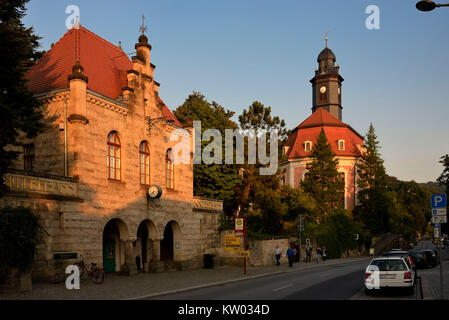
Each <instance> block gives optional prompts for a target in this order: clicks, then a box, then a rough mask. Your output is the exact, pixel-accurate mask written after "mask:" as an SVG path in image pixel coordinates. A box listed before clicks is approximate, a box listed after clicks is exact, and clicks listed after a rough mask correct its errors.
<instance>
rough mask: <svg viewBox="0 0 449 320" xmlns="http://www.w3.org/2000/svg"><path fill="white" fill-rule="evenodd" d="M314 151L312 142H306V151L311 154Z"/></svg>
mask: <svg viewBox="0 0 449 320" xmlns="http://www.w3.org/2000/svg"><path fill="white" fill-rule="evenodd" d="M311 150H312V141H306V142H305V143H304V151H306V152H309V151H311Z"/></svg>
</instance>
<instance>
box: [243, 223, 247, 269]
mask: <svg viewBox="0 0 449 320" xmlns="http://www.w3.org/2000/svg"><path fill="white" fill-rule="evenodd" d="M243 250H246V218H243ZM243 274H244V275H246V257H243Z"/></svg>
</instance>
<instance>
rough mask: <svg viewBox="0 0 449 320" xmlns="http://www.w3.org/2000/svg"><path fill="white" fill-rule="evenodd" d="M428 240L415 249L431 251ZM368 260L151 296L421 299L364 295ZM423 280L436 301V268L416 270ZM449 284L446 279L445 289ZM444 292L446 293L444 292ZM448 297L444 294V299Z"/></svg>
mask: <svg viewBox="0 0 449 320" xmlns="http://www.w3.org/2000/svg"><path fill="white" fill-rule="evenodd" d="M431 248H433V244H432V243H431V242H430V241H426V242H422V243H420V244H419V245H418V246H417V247H416V248H415V249H416V250H422V249H431ZM447 255H448V252H447V250H446V249H445V250H443V252H442V260H443V262H444V263H445V270H446V271H445V272H444V274H445V279H447V278H448V275H449V272H448V271H449V265H448V263H447V262H448V261H447ZM369 261H370V259H369V258H367V259H366V260H362V261H355V262H354V261H353V262H348V263H341V264H337V265H332V266H326V264H325V263H323V264H322V265H321V266H319V267H316V268H313V269H309V270H297V271H296V270H295V271H292V272H288V273H283V274H277V275H273V276H267V277H262V278H257V279H252V280H242V281H240V282H236V283H230V284H223V285H220V286H214V287H209V288H204V289H199V290H193V291H186V292H182V293H177V294H171V295H164V296H159V297H154V298H153V299H158V300H413V299H419V298H420V290H419V289H417V290H415V294H414V295H407V294H406V293H405V292H403V291H401V290H388V291H384V290H381V291H380V292H376V294H374V295H372V296H367V295H366V294H365V292H364V287H363V285H364V284H363V278H364V272H365V268H366V266H367V264H368V262H369ZM417 273H418V276H420V277H422V278H424V281H425V283H426V284H427V285H428V286H429V289H430V292H431V295H432V297H428V298H433V299H438V298H439V267H437V268H433V269H425V270H417ZM448 285H449V283H448V282H447V280H446V283H445V289H446V290H447V288H448V287H449V286H448ZM446 290H445V292H446ZM447 297H448V296H447V295H446V298H447Z"/></svg>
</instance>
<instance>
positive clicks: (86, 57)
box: [25, 26, 181, 126]
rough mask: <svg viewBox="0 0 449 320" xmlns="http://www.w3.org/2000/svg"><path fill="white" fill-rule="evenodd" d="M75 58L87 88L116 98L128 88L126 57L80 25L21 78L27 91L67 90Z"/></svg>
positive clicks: (165, 109) (171, 117) (121, 51)
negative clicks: (78, 62)
mask: <svg viewBox="0 0 449 320" xmlns="http://www.w3.org/2000/svg"><path fill="white" fill-rule="evenodd" d="M77 33H78V34H77ZM77 59H79V61H80V63H81V65H82V66H83V68H84V74H85V75H86V76H87V77H88V82H87V89H90V90H92V91H95V92H96V93H99V94H101V95H104V96H106V97H108V98H111V99H117V98H118V97H120V95H121V94H122V88H124V87H127V86H128V77H127V71H129V70H132V69H133V64H132V62H131V60H130V59H129V58H128V56H127V55H126V54H125V53H124V52H123V50H122V49H120V48H119V47H117V46H115V45H113V44H112V43H110V42H108V41H106V40H104V39H103V38H101V37H100V36H98V35H96V34H94V33H93V32H91V31H89V30H87V29H86V28H84V27H82V26H80V28H79V29H78V30H77V29H75V28H72V29H70V30H68V31H67V32H66V34H65V35H64V36H63V37H62V38H61V39H60V40H59V41H58V42H56V44H55V45H53V46H52V48H51V49H50V50H49V51H48V52H47V53H46V54H45V55H44V56H43V57H42V58H41V59H40V60H39V62H38V63H37V64H36V65H34V66H33V68H31V70H30V71H28V73H27V74H26V76H25V78H26V79H27V80H28V88H29V89H30V90H31V91H33V92H34V93H35V94H40V93H47V92H50V91H53V90H56V89H63V88H69V81H68V79H67V77H68V75H69V74H71V73H72V67H73V66H74V65H75V63H76V60H77ZM161 101H162V100H161ZM162 103H163V102H162ZM163 105H164V107H163V114H164V116H168V117H169V118H170V119H173V120H175V124H176V125H179V126H181V125H180V123H179V121H178V120H177V119H176V118H175V116H174V115H173V114H172V113H171V111H170V110H169V109H168V108H167V106H166V105H165V104H163Z"/></svg>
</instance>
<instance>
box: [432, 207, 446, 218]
mask: <svg viewBox="0 0 449 320" xmlns="http://www.w3.org/2000/svg"><path fill="white" fill-rule="evenodd" d="M432 216H446V208H438V209H432Z"/></svg>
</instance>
